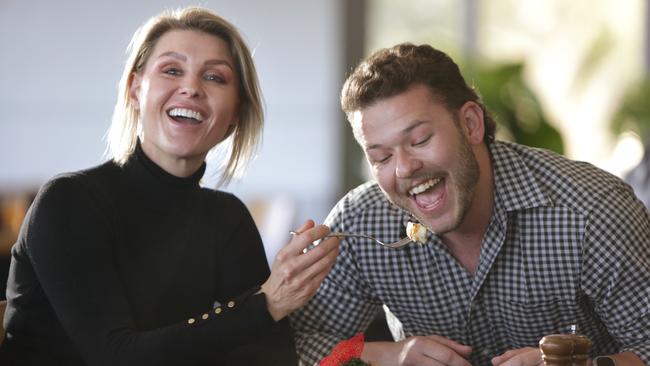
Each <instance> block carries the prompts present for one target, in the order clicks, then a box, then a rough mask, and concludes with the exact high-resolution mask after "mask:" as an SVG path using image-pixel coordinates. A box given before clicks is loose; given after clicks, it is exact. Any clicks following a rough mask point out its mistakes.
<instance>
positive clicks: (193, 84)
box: [180, 76, 203, 98]
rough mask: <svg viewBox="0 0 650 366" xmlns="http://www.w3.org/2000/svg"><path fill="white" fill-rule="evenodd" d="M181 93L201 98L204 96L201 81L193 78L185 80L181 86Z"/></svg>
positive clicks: (188, 77)
mask: <svg viewBox="0 0 650 366" xmlns="http://www.w3.org/2000/svg"><path fill="white" fill-rule="evenodd" d="M180 93H181V94H183V95H187V96H188V97H192V98H193V97H198V96H201V95H202V94H203V92H202V89H201V81H200V80H199V79H197V78H195V77H191V76H187V77H185V78H183V84H182V85H181V88H180Z"/></svg>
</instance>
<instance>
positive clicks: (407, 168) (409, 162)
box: [395, 152, 422, 178]
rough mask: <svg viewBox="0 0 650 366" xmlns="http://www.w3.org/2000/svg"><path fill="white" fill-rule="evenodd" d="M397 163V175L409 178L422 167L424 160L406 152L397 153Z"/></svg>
mask: <svg viewBox="0 0 650 366" xmlns="http://www.w3.org/2000/svg"><path fill="white" fill-rule="evenodd" d="M396 164H397V165H396V166H395V176H397V177H398V178H409V177H411V176H412V175H413V174H414V173H415V172H417V171H418V170H419V169H420V168H422V161H421V160H419V159H417V158H416V157H414V156H413V155H411V154H408V153H406V152H400V153H398V154H397V156H396Z"/></svg>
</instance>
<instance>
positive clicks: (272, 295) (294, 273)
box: [261, 220, 340, 321]
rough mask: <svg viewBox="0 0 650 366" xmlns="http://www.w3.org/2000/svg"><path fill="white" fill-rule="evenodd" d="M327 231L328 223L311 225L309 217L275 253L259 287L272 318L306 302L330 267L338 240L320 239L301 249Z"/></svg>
mask: <svg viewBox="0 0 650 366" xmlns="http://www.w3.org/2000/svg"><path fill="white" fill-rule="evenodd" d="M329 232H330V230H329V228H328V227H327V226H325V225H319V226H314V222H313V221H311V220H308V221H307V222H306V223H305V224H304V225H303V226H302V227H301V228H300V229H298V233H299V234H297V235H295V236H294V237H293V238H292V239H291V241H290V242H289V244H287V246H285V247H284V248H282V249H281V250H280V251H279V252H278V254H277V255H276V257H275V261H274V262H273V266H272V268H271V276H269V278H268V279H267V280H266V282H265V283H264V284H263V285H262V289H261V292H264V295H265V296H266V306H267V308H268V309H269V313H270V314H271V316H272V317H273V319H274V320H276V321H278V320H280V319H282V318H284V317H285V316H287V315H289V314H290V313H291V312H293V311H294V310H296V309H298V308H300V307H301V306H303V305H304V304H305V303H306V302H307V301H309V299H311V298H312V296H314V294H315V293H316V290H318V287H319V286H320V284H321V282H323V280H324V279H325V276H327V274H328V273H329V272H330V270H331V269H332V266H333V265H334V263H335V262H336V256H337V255H338V253H339V243H340V239H338V238H329V239H326V240H323V241H322V242H321V243H320V244H319V245H318V246H316V247H315V248H314V249H312V250H310V251H308V252H307V253H304V254H303V249H305V248H306V247H307V246H308V245H310V244H311V243H312V242H314V241H316V240H318V239H322V238H323V237H325V236H326V235H327V234H329Z"/></svg>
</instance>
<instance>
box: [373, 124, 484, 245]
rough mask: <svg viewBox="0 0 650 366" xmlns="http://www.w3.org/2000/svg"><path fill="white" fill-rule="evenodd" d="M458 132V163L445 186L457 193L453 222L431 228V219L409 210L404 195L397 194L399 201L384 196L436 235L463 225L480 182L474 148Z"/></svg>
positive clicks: (410, 203) (409, 200)
mask: <svg viewBox="0 0 650 366" xmlns="http://www.w3.org/2000/svg"><path fill="white" fill-rule="evenodd" d="M458 132H459V139H460V145H459V148H458V151H457V156H458V163H457V165H456V166H454V168H453V170H451V171H450V172H448V174H446V177H445V184H452V185H453V186H451V187H448V188H447V189H448V190H449V189H450V188H451V189H454V190H455V192H456V193H457V195H456V202H455V207H457V210H456V212H455V214H454V217H453V219H452V221H451V222H450V223H449V224H447V225H445V226H442V227H437V228H433V227H429V224H428V219H429V218H427V217H422V216H420V215H418V214H417V210H413V211H411V210H410V209H409V207H410V206H411V205H412V204H413V202H412V200H411V199H410V198H405V197H404V196H403V193H401V192H396V194H398V195H399V196H398V197H399V199H397V200H395V199H393V198H392V197H390V196H389V195H388V194H386V191H384V195H386V197H388V200H389V201H390V202H391V203H393V204H394V205H396V206H397V207H400V208H401V209H403V210H405V211H407V212H409V213H410V214H411V215H412V216H414V217H415V218H417V219H418V220H419V221H420V223H422V224H424V225H425V226H427V228H428V229H429V230H430V231H432V232H434V233H436V234H444V233H447V232H450V231H453V230H455V229H457V228H458V227H459V226H460V225H461V224H462V223H463V221H464V219H465V216H466V215H467V213H468V211H469V208H470V206H471V205H472V200H473V198H474V189H475V187H476V184H477V182H478V180H479V175H480V172H479V166H478V162H477V161H476V157H475V156H474V154H473V153H472V148H471V146H470V144H469V142H468V141H467V138H465V135H463V134H462V132H461V131H460V129H459V130H458ZM431 174H432V172H427V173H424V174H421V175H420V176H421V177H425V176H432V175H431ZM438 176H439V175H438ZM417 178H418V177H414V179H417ZM414 211H415V212H414Z"/></svg>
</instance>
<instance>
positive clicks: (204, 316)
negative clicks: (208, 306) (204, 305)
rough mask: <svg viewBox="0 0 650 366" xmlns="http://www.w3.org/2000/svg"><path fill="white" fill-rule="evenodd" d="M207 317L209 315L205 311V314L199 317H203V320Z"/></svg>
mask: <svg viewBox="0 0 650 366" xmlns="http://www.w3.org/2000/svg"><path fill="white" fill-rule="evenodd" d="M208 317H209V315H208V314H207V313H206V314H203V315H201V319H203V320H205V319H207V318H208Z"/></svg>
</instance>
